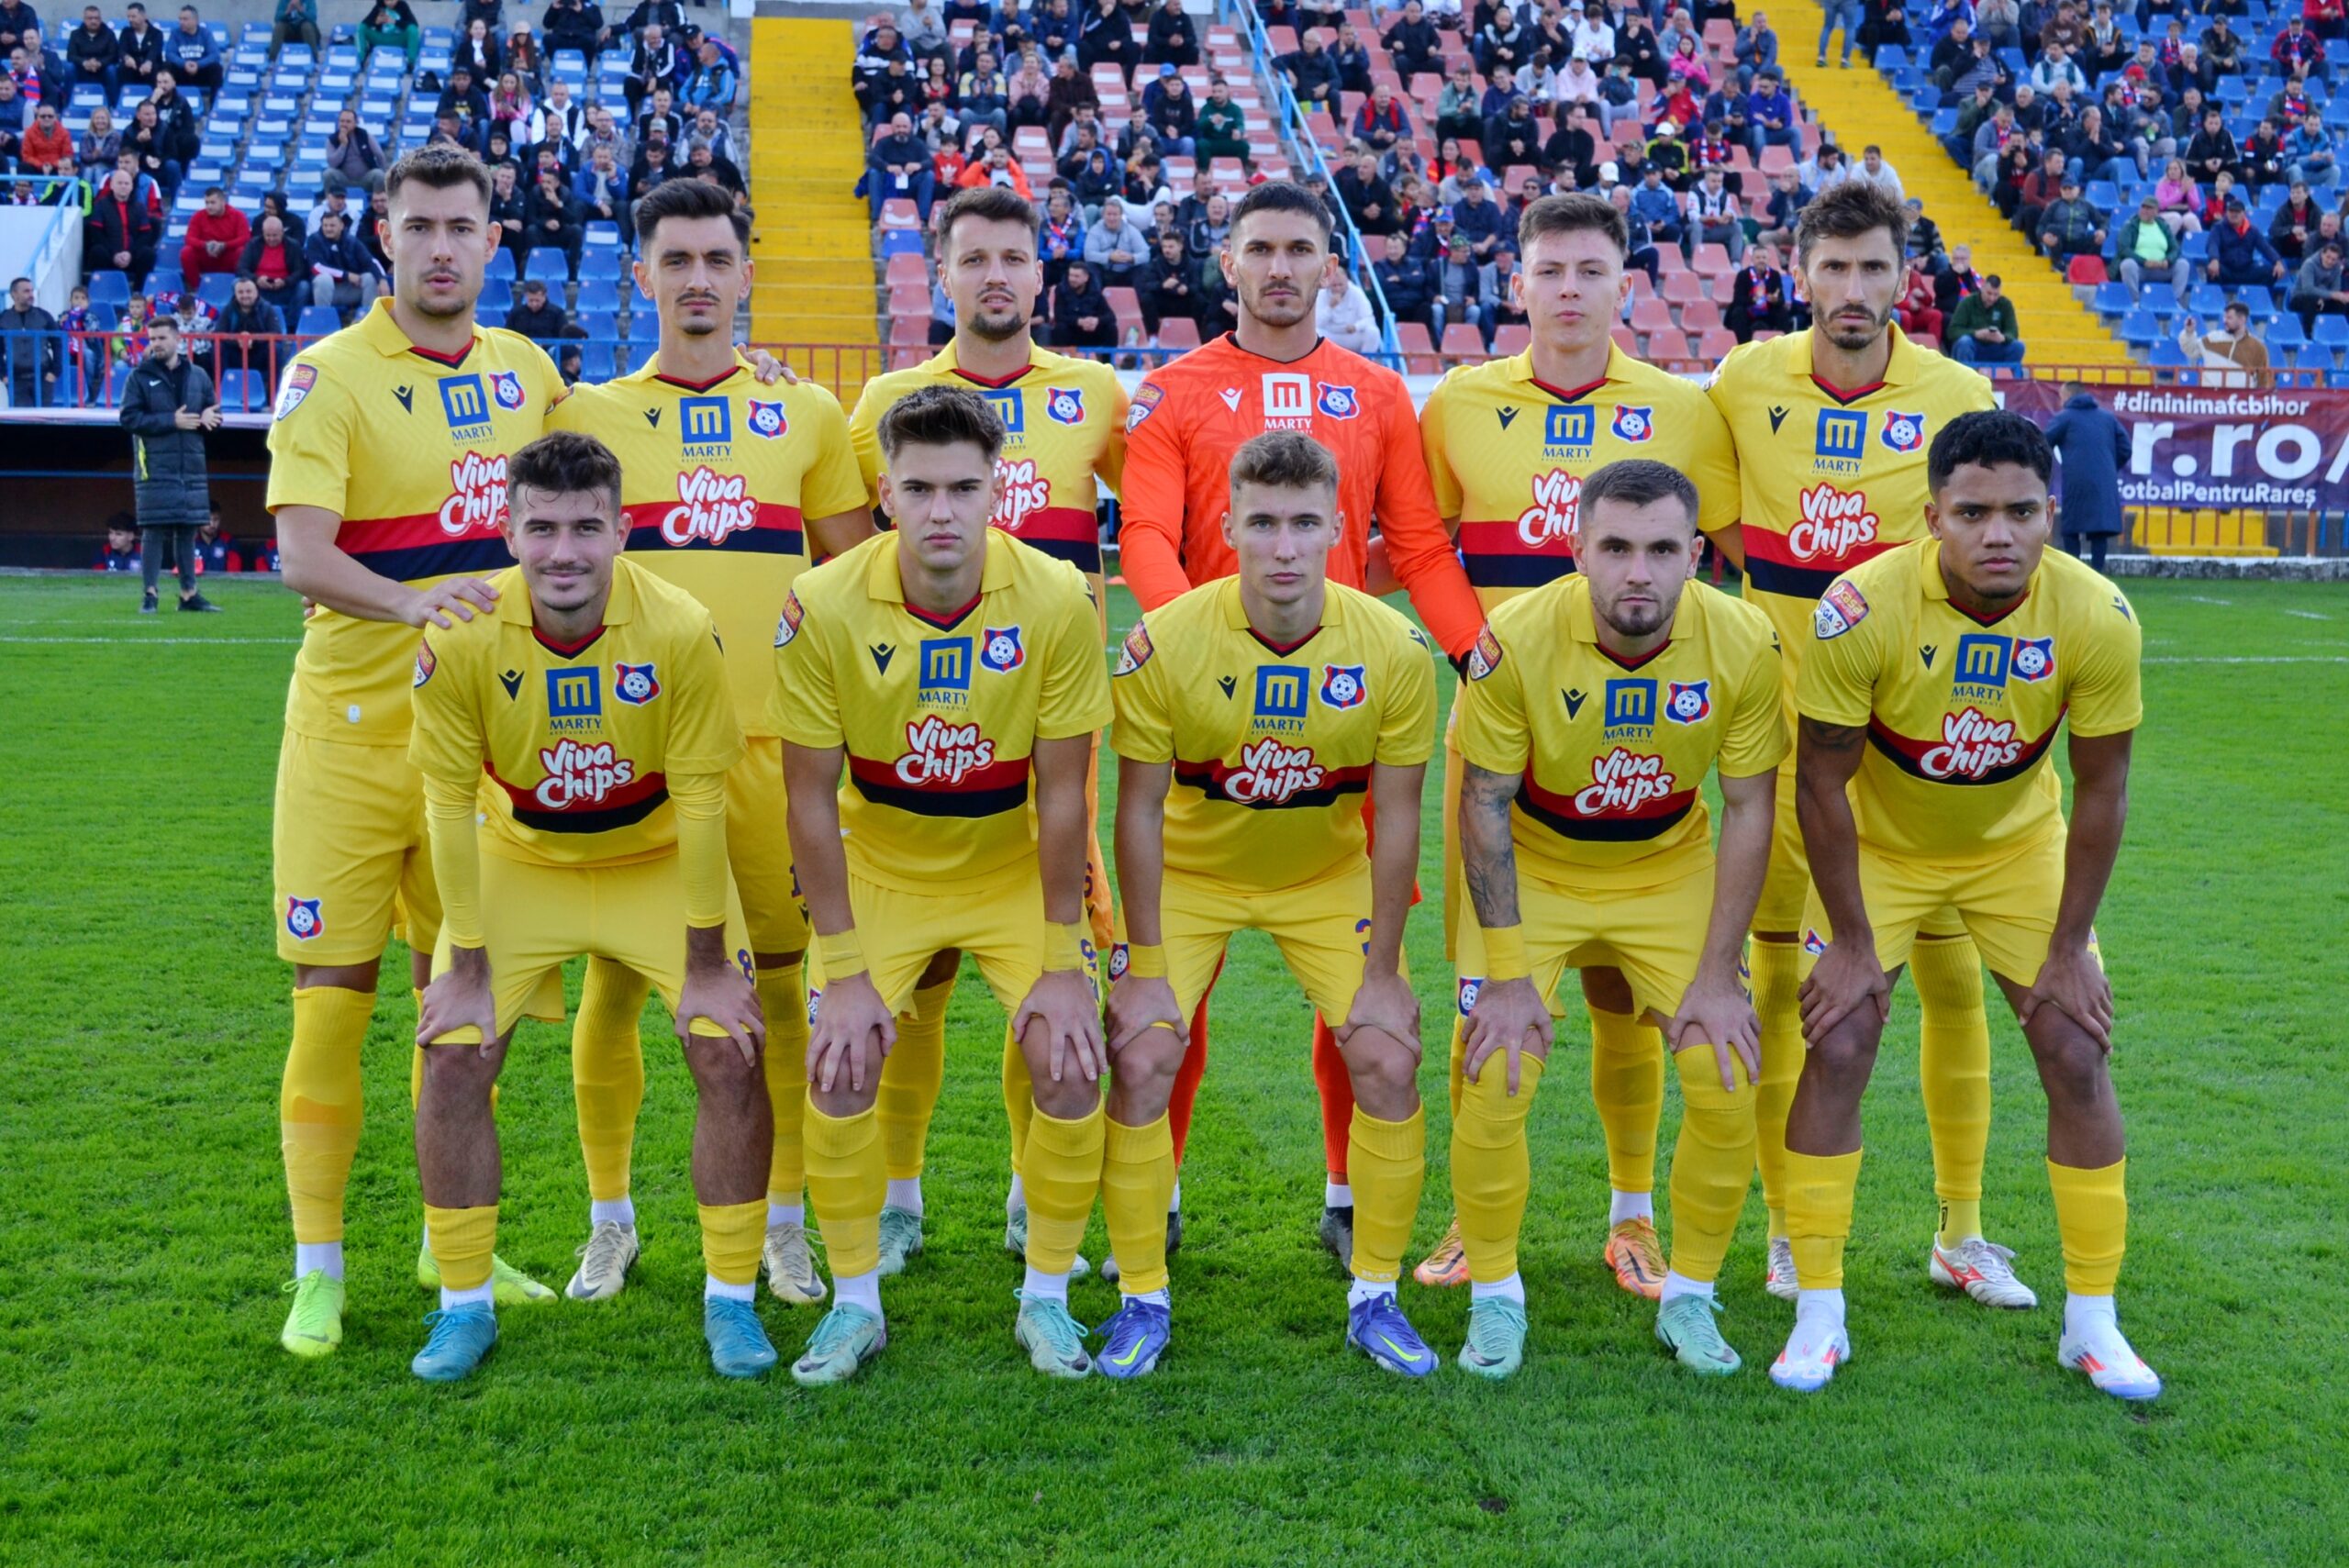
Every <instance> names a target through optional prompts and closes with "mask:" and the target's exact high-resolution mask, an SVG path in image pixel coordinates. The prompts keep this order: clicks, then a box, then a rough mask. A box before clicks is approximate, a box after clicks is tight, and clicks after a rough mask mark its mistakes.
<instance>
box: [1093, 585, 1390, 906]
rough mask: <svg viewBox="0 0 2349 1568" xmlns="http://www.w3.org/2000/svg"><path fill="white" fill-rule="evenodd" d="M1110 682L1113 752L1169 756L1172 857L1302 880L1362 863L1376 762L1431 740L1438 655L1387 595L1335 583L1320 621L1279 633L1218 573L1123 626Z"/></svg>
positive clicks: (1170, 862)
mask: <svg viewBox="0 0 2349 1568" xmlns="http://www.w3.org/2000/svg"><path fill="white" fill-rule="evenodd" d="M1110 696H1111V699H1112V701H1113V703H1114V705H1115V706H1116V708H1117V728H1116V730H1115V731H1114V733H1113V743H1114V744H1115V746H1116V747H1117V751H1118V755H1119V756H1120V757H1130V758H1132V759H1133V760H1134V761H1136V762H1172V763H1173V764H1174V765H1175V787H1174V789H1173V790H1172V791H1171V792H1170V795H1169V798H1168V800H1167V803H1166V869H1167V871H1169V872H1170V873H1178V874H1180V875H1182V876H1184V877H1186V878H1190V879H1193V880H1197V881H1199V882H1203V883H1206V884H1209V885H1210V886H1213V887H1216V888H1219V889H1223V890H1225V891H1230V892H1241V893H1246V892H1272V891H1276V890H1279V889H1282V888H1290V887H1297V886H1302V885H1304V884H1308V883H1312V882H1315V881H1318V880H1319V879H1320V878H1321V877H1323V876H1326V875H1328V874H1330V873H1332V872H1333V871H1338V870H1341V869H1343V868H1345V867H1348V866H1350V865H1353V864H1355V863H1358V862H1360V861H1361V860H1362V858H1363V855H1364V851H1365V849H1366V846H1367V834H1366V831H1365V828H1364V820H1363V798H1362V797H1363V796H1364V793H1365V792H1366V791H1367V790H1368V789H1369V787H1370V771H1371V767H1372V764H1374V763H1377V762H1384V763H1386V764H1387V765H1388V766H1390V767H1411V766H1414V765H1416V764H1418V763H1421V762H1426V761H1427V760H1428V757H1429V755H1430V754H1431V752H1432V751H1434V749H1435V665H1434V655H1433V654H1432V653H1431V652H1430V651H1429V648H1428V643H1427V639H1426V638H1425V637H1424V636H1423V635H1422V634H1421V633H1420V632H1419V628H1416V627H1414V626H1413V625H1412V624H1411V623H1410V621H1409V620H1408V619H1406V618H1405V617H1403V616H1402V615H1400V614H1399V613H1397V611H1396V610H1394V609H1393V608H1391V607H1390V606H1386V605H1384V604H1382V603H1380V602H1379V601H1378V600H1376V599H1374V598H1372V597H1371V596H1370V595H1367V594H1363V593H1357V592H1356V591H1355V590H1353V589H1352V588H1348V587H1345V586H1343V585H1342V584H1337V583H1332V584H1330V585H1329V598H1328V600H1327V602H1326V603H1325V604H1324V606H1323V608H1322V612H1321V624H1320V626H1319V628H1316V629H1315V630H1314V632H1313V633H1312V635H1311V636H1309V637H1308V638H1306V639H1304V640H1303V641H1302V642H1298V643H1296V644H1294V645H1292V646H1289V647H1286V648H1279V647H1275V646H1274V645H1273V644H1272V643H1270V642H1267V641H1265V640H1264V639H1263V638H1261V637H1259V636H1258V635H1257V634H1256V632H1255V631H1254V630H1253V629H1252V628H1251V627H1250V626H1249V624H1248V612H1247V610H1246V608H1245V607H1244V606H1242V605H1241V600H1240V580H1239V579H1238V578H1237V577H1223V578H1219V579H1217V580H1216V581H1215V582H1212V583H1208V584H1204V585H1202V586H1200V587H1197V588H1194V589H1192V590H1191V591H1190V592H1189V593H1187V594H1184V595H1179V596H1178V597H1176V598H1175V599H1174V600H1172V601H1170V602H1169V603H1167V604H1165V605H1163V606H1160V607H1159V608H1157V609H1155V610H1152V611H1151V612H1150V615H1149V616H1148V617H1146V618H1144V619H1143V620H1141V621H1139V622H1137V623H1136V624H1135V626H1134V628H1133V630H1132V631H1130V633H1128V634H1127V637H1126V641H1125V646H1124V648H1123V649H1122V650H1121V651H1119V659H1118V669H1117V674H1116V676H1115V677H1114V678H1113V679H1112V680H1111V682H1110Z"/></svg>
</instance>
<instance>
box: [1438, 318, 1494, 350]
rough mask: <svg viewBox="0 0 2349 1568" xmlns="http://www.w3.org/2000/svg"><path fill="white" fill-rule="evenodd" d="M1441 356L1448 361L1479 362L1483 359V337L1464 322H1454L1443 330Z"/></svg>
mask: <svg viewBox="0 0 2349 1568" xmlns="http://www.w3.org/2000/svg"><path fill="white" fill-rule="evenodd" d="M1442 350H1443V356H1444V358H1446V359H1448V360H1481V359H1483V358H1484V357H1485V339H1484V335H1483V334H1482V333H1480V332H1478V331H1477V330H1476V328H1474V327H1472V326H1470V325H1469V324H1468V323H1467V322H1465V321H1455V322H1453V324H1452V325H1451V326H1449V327H1446V328H1444V329H1443V343H1442Z"/></svg>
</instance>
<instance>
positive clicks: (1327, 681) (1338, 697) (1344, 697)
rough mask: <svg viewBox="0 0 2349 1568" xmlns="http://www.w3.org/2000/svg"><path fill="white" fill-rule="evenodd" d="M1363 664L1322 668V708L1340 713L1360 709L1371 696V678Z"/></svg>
mask: <svg viewBox="0 0 2349 1568" xmlns="http://www.w3.org/2000/svg"><path fill="white" fill-rule="evenodd" d="M1366 668H1367V667H1366V666H1364V665H1361V664H1324V665H1322V666H1321V706H1323V707H1333V708H1336V709H1338V710H1339V711H1340V712H1341V713H1342V712H1343V711H1345V710H1346V709H1347V708H1350V707H1360V706H1362V705H1363V703H1364V700H1365V699H1367V698H1368V697H1369V695H1370V677H1369V675H1368V674H1367V673H1365V672H1366Z"/></svg>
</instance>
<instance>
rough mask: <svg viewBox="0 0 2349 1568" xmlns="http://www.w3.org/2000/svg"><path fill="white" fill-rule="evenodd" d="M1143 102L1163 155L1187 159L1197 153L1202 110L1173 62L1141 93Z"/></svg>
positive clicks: (1163, 68)
mask: <svg viewBox="0 0 2349 1568" xmlns="http://www.w3.org/2000/svg"><path fill="white" fill-rule="evenodd" d="M1141 102H1142V112H1143V115H1144V117H1145V118H1146V119H1147V121H1148V123H1149V126H1150V128H1151V133H1152V136H1154V137H1155V138H1156V139H1157V141H1158V146H1159V150H1161V151H1162V152H1165V153H1170V154H1172V155H1174V156H1175V157H1177V158H1188V157H1191V156H1192V155H1193V154H1194V153H1195V152H1196V151H1197V149H1198V134H1199V106H1198V105H1197V102H1195V101H1194V100H1193V99H1192V97H1191V88H1190V84H1189V83H1186V82H1185V81H1184V80H1183V78H1182V76H1181V75H1180V74H1179V73H1178V72H1177V70H1176V68H1175V65H1174V64H1173V63H1172V62H1171V61H1170V62H1169V63H1167V64H1164V65H1162V66H1160V67H1159V68H1158V80H1157V81H1155V82H1152V83H1151V84H1150V85H1149V86H1148V87H1145V88H1143V89H1142V95H1141Z"/></svg>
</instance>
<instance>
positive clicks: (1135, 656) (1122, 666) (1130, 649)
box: [1109, 621, 1157, 675]
mask: <svg viewBox="0 0 2349 1568" xmlns="http://www.w3.org/2000/svg"><path fill="white" fill-rule="evenodd" d="M1155 652H1157V650H1156V649H1155V648H1152V646H1151V645H1150V624H1149V623H1148V622H1147V621H1136V622H1134V628H1133V630H1131V631H1130V632H1128V633H1126V640H1125V642H1124V644H1123V645H1122V646H1121V647H1119V650H1118V667H1117V668H1116V669H1114V670H1112V671H1110V672H1109V673H1111V674H1112V675H1130V674H1132V673H1134V672H1135V671H1136V670H1139V669H1141V667H1142V666H1143V665H1145V664H1147V663H1149V662H1150V656H1151V655H1152V653H1155Z"/></svg>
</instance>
